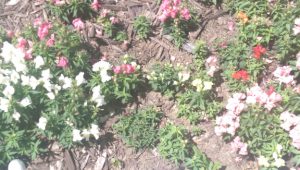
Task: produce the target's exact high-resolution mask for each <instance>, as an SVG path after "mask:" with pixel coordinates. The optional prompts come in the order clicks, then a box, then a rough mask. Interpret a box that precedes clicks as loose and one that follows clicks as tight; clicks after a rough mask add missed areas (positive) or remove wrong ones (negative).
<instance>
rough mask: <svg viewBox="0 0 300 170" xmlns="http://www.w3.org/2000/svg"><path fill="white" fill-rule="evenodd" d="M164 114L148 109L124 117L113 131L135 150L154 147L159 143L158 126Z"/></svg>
mask: <svg viewBox="0 0 300 170" xmlns="http://www.w3.org/2000/svg"><path fill="white" fill-rule="evenodd" d="M161 117H162V113H160V112H158V111H156V110H155V109H154V108H146V109H142V110H139V111H138V112H136V113H132V114H130V115H129V116H123V117H122V118H121V119H120V120H119V122H118V123H117V124H115V125H114V126H113V129H114V130H115V131H116V132H117V134H118V135H120V136H121V138H122V140H123V141H124V142H125V143H126V144H127V145H129V146H131V147H134V148H135V149H144V148H150V147H154V146H155V144H156V142H157V141H158V138H157V135H158V125H159V123H160V119H161Z"/></svg>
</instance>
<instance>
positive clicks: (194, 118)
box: [177, 90, 222, 124]
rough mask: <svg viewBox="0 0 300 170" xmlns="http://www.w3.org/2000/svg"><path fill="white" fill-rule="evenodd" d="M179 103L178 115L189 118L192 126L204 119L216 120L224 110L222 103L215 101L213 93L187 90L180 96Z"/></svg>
mask: <svg viewBox="0 0 300 170" xmlns="http://www.w3.org/2000/svg"><path fill="white" fill-rule="evenodd" d="M177 101H178V112H177V115H178V116H179V117H185V118H187V119H188V120H189V121H190V122H191V123H192V124H195V123H198V122H199V121H201V120H203V119H208V118H214V117H215V116H216V115H217V114H218V113H219V112H220V111H221V108H222V105H221V104H220V102H217V101H215V95H214V94H213V92H212V91H201V92H196V91H194V90H187V91H186V92H184V93H183V94H180V95H179V97H178V100H177Z"/></svg>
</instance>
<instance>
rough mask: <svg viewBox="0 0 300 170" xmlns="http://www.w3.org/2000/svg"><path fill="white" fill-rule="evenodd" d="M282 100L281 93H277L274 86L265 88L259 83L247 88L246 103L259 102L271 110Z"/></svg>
mask: <svg viewBox="0 0 300 170" xmlns="http://www.w3.org/2000/svg"><path fill="white" fill-rule="evenodd" d="M281 101H282V97H281V95H280V94H278V93H276V92H275V90H274V88H273V87H270V89H268V90H263V89H262V88H261V87H260V86H258V85H257V84H256V85H255V86H253V87H251V88H250V89H248V90H247V99H246V103H248V104H259V105H261V106H263V107H265V108H266V109H268V110H269V111H270V110H272V109H273V108H274V107H276V106H277V105H278V104H279V103H280V102H281Z"/></svg>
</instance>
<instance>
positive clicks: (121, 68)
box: [91, 55, 144, 104]
mask: <svg viewBox="0 0 300 170" xmlns="http://www.w3.org/2000/svg"><path fill="white" fill-rule="evenodd" d="M96 67H99V69H94V72H93V73H92V77H91V86H92V87H96V86H100V87H101V93H102V94H103V95H104V96H106V100H107V101H108V102H110V103H115V102H116V101H120V102H121V103H123V104H125V103H129V102H132V101H133V99H134V97H133V95H134V94H135V93H136V92H137V91H136V90H137V89H138V87H140V85H141V84H142V83H143V82H144V79H143V78H142V74H141V71H140V66H139V65H137V63H136V62H134V60H132V58H131V57H130V56H129V55H125V56H124V57H123V64H120V65H118V64H116V65H115V66H113V65H111V64H110V63H109V62H107V61H99V62H97V63H95V64H94V68H96ZM101 67H102V68H101ZM104 69H105V77H106V78H105V80H104V79H103V74H104V71H103V70H104Z"/></svg>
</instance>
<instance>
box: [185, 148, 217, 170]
mask: <svg viewBox="0 0 300 170" xmlns="http://www.w3.org/2000/svg"><path fill="white" fill-rule="evenodd" d="M193 153H194V154H193V156H192V157H190V158H186V159H185V161H184V164H185V166H186V168H187V169H189V170H219V169H221V167H222V166H221V164H219V163H214V162H212V161H211V160H210V159H209V158H208V157H207V156H206V155H205V154H204V153H203V152H201V151H200V150H199V149H198V148H197V147H193Z"/></svg>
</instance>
